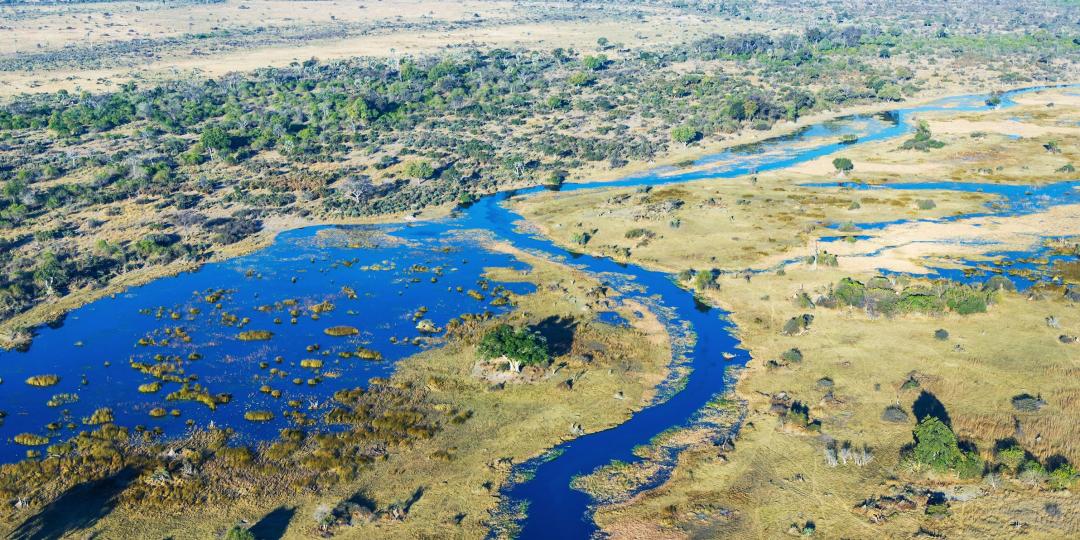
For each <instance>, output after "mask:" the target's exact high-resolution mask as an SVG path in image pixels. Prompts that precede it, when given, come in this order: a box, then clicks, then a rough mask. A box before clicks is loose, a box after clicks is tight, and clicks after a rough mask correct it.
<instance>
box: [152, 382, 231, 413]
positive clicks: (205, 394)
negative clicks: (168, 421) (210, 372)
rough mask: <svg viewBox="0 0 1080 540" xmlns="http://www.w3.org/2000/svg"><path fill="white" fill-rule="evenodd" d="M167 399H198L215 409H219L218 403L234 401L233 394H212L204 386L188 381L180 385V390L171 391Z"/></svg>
mask: <svg viewBox="0 0 1080 540" xmlns="http://www.w3.org/2000/svg"><path fill="white" fill-rule="evenodd" d="M165 400H166V401H197V402H199V403H202V404H203V405H206V406H207V407H210V410H214V409H217V406H218V405H224V404H226V403H228V402H230V401H232V396H231V395H229V394H217V395H211V394H210V392H209V391H207V390H206V389H205V388H203V387H202V386H199V385H198V384H195V385H188V384H187V383H184V386H182V387H180V389H179V390H177V391H175V392H171V393H169V395H167V396H165Z"/></svg>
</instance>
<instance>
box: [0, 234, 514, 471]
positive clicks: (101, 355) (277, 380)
mask: <svg viewBox="0 0 1080 540" xmlns="http://www.w3.org/2000/svg"><path fill="white" fill-rule="evenodd" d="M352 230H353V231H369V232H371V233H376V234H378V233H382V234H378V237H377V238H378V242H379V243H378V244H377V245H374V246H370V247H360V248H350V247H348V245H347V243H346V242H341V241H324V239H323V238H322V237H320V236H319V233H320V232H322V233H324V234H325V233H327V232H330V233H333V232H334V231H335V228H333V227H312V228H305V229H299V230H293V231H289V232H286V233H283V234H281V235H280V236H279V237H278V238H277V240H276V242H275V243H274V244H273V245H272V246H270V247H268V248H267V249H264V250H261V251H259V252H256V253H254V254H251V255H248V256H245V257H240V258H237V259H233V260H230V261H228V262H224V263H218V264H209V265H206V266H204V267H203V268H202V269H201V270H199V271H197V272H193V273H187V274H181V275H179V276H176V277H171V278H166V279H160V280H157V281H154V282H152V283H150V284H148V285H145V286H142V287H138V288H134V289H131V290H129V291H128V292H127V293H125V294H122V295H120V296H117V297H116V298H108V299H103V300H100V301H97V302H94V303H92V304H89V305H87V306H85V307H83V308H80V309H77V310H75V311H73V312H71V313H70V314H69V315H68V316H67V318H66V319H65V320H64V321H63V323H62V325H60V326H59V327H57V328H43V329H41V330H40V331H39V335H38V336H37V337H36V338H35V340H34V341H33V344H32V345H31V347H30V349H29V350H28V351H26V352H14V351H10V352H0V377H2V378H3V381H4V382H3V385H2V386H0V389H2V392H0V410H3V411H5V412H6V413H7V418H5V419H4V422H3V426H2V427H0V433H2V434H3V437H4V439H5V442H4V444H3V445H0V459H2V460H4V461H14V460H17V459H19V458H21V457H23V456H24V453H25V450H26V448H25V447H22V446H19V445H16V444H14V443H13V442H11V438H12V437H14V436H15V435H17V434H19V433H37V434H41V435H50V436H51V437H52V438H53V441H54V442H56V441H60V440H63V439H66V438H68V437H70V436H72V435H73V434H74V433H76V432H77V431H79V430H84V429H87V428H86V426H84V425H82V421H81V420H82V418H84V417H87V416H89V415H90V414H91V413H92V412H93V411H94V410H95V409H97V408H99V407H110V408H112V409H113V413H114V415H115V417H116V422H117V424H119V425H125V426H130V427H134V426H138V425H144V426H146V427H147V428H150V429H153V428H160V429H161V430H162V431H163V433H164V434H165V435H168V436H175V435H180V434H182V433H184V431H185V430H187V429H188V426H187V425H186V420H188V419H191V420H193V421H194V422H195V425H196V426H198V427H206V426H208V425H209V424H210V423H211V422H213V423H215V424H216V425H218V426H230V427H233V428H235V429H236V430H237V431H238V432H240V433H241V434H242V435H244V436H246V437H247V438H249V439H270V438H273V437H275V436H276V434H277V432H278V430H280V429H281V428H282V427H285V426H287V425H288V421H287V419H286V418H285V416H284V415H283V413H284V412H285V411H287V410H289V409H290V407H288V405H287V402H288V401H289V400H300V401H301V402H302V407H301V409H300V410H301V411H302V412H305V413H307V414H309V415H311V416H314V417H318V416H320V415H321V414H322V413H323V412H325V411H323V408H324V406H326V405H327V403H326V402H327V399H328V398H329V397H330V396H332V395H333V393H334V391H336V390H340V389H345V388H355V387H356V386H366V384H367V381H368V380H369V379H370V378H371V377H385V376H387V375H389V374H390V373H392V371H393V368H394V361H395V360H397V359H400V358H402V357H405V356H408V355H411V354H414V353H416V352H417V351H418V350H419V349H420V348H421V347H423V346H426V345H425V344H421V345H413V344H412V343H411V341H412V340H413V339H414V338H417V337H423V334H422V333H421V332H420V331H418V330H417V329H416V324H417V320H415V319H414V317H413V316H414V314H415V313H416V312H417V310H419V309H420V308H421V307H426V308H428V312H427V313H426V314H425V315H424V317H423V318H424V319H430V320H431V321H432V322H433V323H434V324H435V325H436V326H438V327H440V328H441V327H443V326H445V325H446V323H447V321H449V320H450V319H451V318H453V317H457V316H459V315H461V314H462V313H481V312H483V311H485V310H487V311H491V312H492V313H495V314H498V313H502V312H505V311H507V310H508V309H510V306H508V305H500V306H496V305H492V301H493V300H495V299H496V298H497V297H498V295H496V294H493V292H494V291H495V289H496V288H497V287H500V286H502V287H503V288H505V289H508V290H511V291H513V292H516V293H526V292H530V291H531V290H532V286H531V285H528V284H521V283H507V284H499V283H491V284H489V285H488V289H487V290H484V289H483V287H482V285H483V283H482V282H478V280H479V279H480V277H481V274H482V273H483V270H484V268H485V267H495V266H499V267H511V268H519V269H524V268H525V267H524V266H523V265H522V264H521V263H519V262H517V260H516V259H514V258H512V257H510V256H507V255H503V254H498V253H493V252H488V251H485V250H481V249H476V247H477V246H476V243H475V242H474V241H471V240H468V239H466V238H459V237H457V236H455V235H452V234H449V233H448V232H447V231H445V230H444V229H443V227H442V226H441V225H440V224H435V223H422V224H415V225H399V226H382V227H359V228H353V229H352ZM384 235H390V236H384ZM371 265H381V266H382V267H384V268H387V269H383V270H373V269H370V268H368V269H365V268H364V267H370V266H371ZM414 265H425V266H427V267H428V268H427V270H426V271H425V270H424V269H423V268H420V267H416V268H414ZM436 267H441V271H440V272H439V275H436V273H435V272H434V270H433V269H435V268H436ZM249 271H251V272H249ZM293 278H295V282H293ZM432 278H435V282H432ZM343 286H348V287H351V288H352V289H354V290H355V292H356V296H357V298H356V299H350V298H348V296H347V295H346V293H345V292H343V291H342V287H343ZM458 287H461V288H462V292H458V291H457V288H458ZM219 289H225V290H227V291H229V292H227V293H226V294H224V295H223V296H222V298H221V300H220V303H221V309H215V304H213V303H209V302H207V301H206V300H205V297H206V296H207V295H208V294H210V293H211V292H212V291H214V290H219ZM469 290H474V291H476V292H478V293H482V294H483V295H484V296H485V299H484V300H482V301H479V300H476V299H474V298H473V297H470V296H468V295H467V294H466V292H467V291H469ZM290 299H291V300H296V301H297V302H298V305H297V306H296V308H298V309H299V310H300V312H301V313H300V314H299V316H298V317H297V322H296V324H291V323H290V314H289V313H288V309H291V308H289V307H288V306H282V307H281V309H273V310H272V311H269V312H264V311H260V310H259V309H257V308H258V307H260V306H265V305H271V306H272V305H273V304H275V303H276V302H282V301H285V300H290ZM324 301H329V302H331V303H333V304H334V306H335V308H334V309H333V310H332V311H329V312H323V313H321V314H320V315H319V318H318V320H315V319H313V318H312V317H311V311H310V310H309V309H307V307H308V306H311V305H314V304H319V303H321V302H324ZM162 307H163V308H164V309H163V316H162V317H161V318H158V317H157V312H158V310H159V308H162ZM190 308H196V309H199V310H200V313H198V314H196V315H191V314H189V312H188V310H189V309H190ZM140 312H141V313H140ZM172 312H176V313H180V314H181V318H180V319H178V320H173V319H172V318H171V317H170V315H169V314H170V313H172ZM223 312H224V313H230V314H234V315H237V316H238V317H249V318H250V319H251V322H250V323H248V324H247V325H246V326H245V327H244V328H242V329H241V328H235V327H231V326H226V325H224V324H222V322H221V318H222V313H223ZM275 318H277V319H280V321H281V322H280V324H275V322H274V319H275ZM336 325H348V326H353V327H355V328H357V329H359V330H360V334H359V335H357V336H353V337H331V336H328V335H326V334H324V333H323V330H324V329H325V328H328V327H330V326H336ZM176 327H180V328H183V329H184V330H185V332H186V333H187V334H188V335H189V336H190V338H191V341H190V342H188V343H184V342H182V341H180V340H177V339H170V342H169V344H167V345H150V346H140V345H137V342H138V341H139V340H140V338H144V337H150V338H153V339H154V341H155V342H160V340H161V339H162V338H166V339H168V338H169V336H167V335H166V334H164V332H163V331H164V329H165V328H176ZM251 329H258V330H270V331H272V332H274V337H273V338H272V339H271V340H269V341H254V342H245V341H240V340H238V339H237V338H236V335H237V333H239V332H240V331H242V330H251ZM391 337H396V338H397V340H398V343H397V344H394V343H391V340H390V338H391ZM313 344H318V345H319V346H320V348H319V350H317V351H308V350H307V347H308V346H309V345H313ZM357 347H365V348H369V349H373V350H375V351H378V352H379V353H381V354H382V355H383V360H382V361H372V360H363V359H359V358H340V357H339V355H338V353H339V352H342V351H355V350H356V349H357ZM192 352H196V353H199V354H201V355H202V358H201V359H198V360H191V361H188V360H187V358H188V355H189V354H190V353H192ZM156 355H165V356H178V357H180V358H181V359H183V361H182V366H183V369H184V375H193V376H196V377H197V378H198V379H197V382H199V383H200V384H202V385H203V386H205V387H207V388H208V389H209V391H210V392H211V393H212V394H218V393H228V394H231V395H232V401H231V402H230V403H228V404H225V405H221V406H219V407H217V409H216V410H213V411H211V410H210V409H209V408H208V407H207V406H206V405H203V404H201V403H197V402H193V401H166V400H165V397H166V395H167V394H168V393H169V392H172V391H173V390H176V389H178V388H179V387H180V384H179V383H165V384H164V385H163V388H162V389H161V390H160V391H159V392H157V393H155V394H141V393H139V392H138V390H137V388H138V386H139V385H140V384H144V383H149V382H152V381H154V380H156V379H155V378H154V377H153V376H151V375H146V374H143V373H142V372H140V371H138V370H136V369H133V368H132V367H131V366H130V362H132V361H137V362H144V363H151V364H153V363H155V356H156ZM277 356H281V357H282V358H283V361H282V362H281V363H280V364H279V363H276V362H275V361H274V359H275V357H277ZM302 359H321V360H323V362H324V368H323V369H322V370H320V374H321V375H322V376H321V382H319V383H318V384H317V385H316V386H310V385H308V382H307V381H308V380H309V379H314V378H315V377H316V376H317V374H316V372H315V371H314V370H312V369H308V368H302V367H300V366H299V362H300V360H302ZM106 362H109V363H110V364H111V365H109V366H108V367H106V366H105V363H106ZM260 362H267V363H268V364H269V365H268V366H267V367H266V368H262V367H260ZM272 368H276V369H279V370H282V371H284V372H285V373H284V374H283V376H277V375H271V374H270V369H272ZM40 374H57V375H60V377H61V380H60V383H59V384H57V385H56V386H53V387H49V388H38V387H33V386H30V385H28V384H25V383H24V382H23V381H24V380H25V379H26V378H27V377H29V376H32V375H40ZM335 375H336V376H335ZM83 377H85V381H86V384H82V383H83ZM296 377H299V378H301V379H302V381H303V382H302V384H300V385H296V384H294V383H293V379H294V378H296ZM264 384H265V385H269V386H270V387H271V388H273V389H279V390H281V391H282V396H281V397H280V398H273V397H271V396H270V395H269V394H266V393H263V392H260V391H259V388H260V387H261V386H262V385H264ZM61 393H74V394H77V395H78V401H77V402H75V403H69V404H64V405H62V406H57V407H49V406H47V401H49V399H50V397H51V396H53V395H56V394H61ZM155 407H163V408H165V409H167V410H172V409H178V410H180V412H181V415H180V416H179V417H178V418H174V417H172V416H165V417H162V418H152V417H150V415H149V414H148V413H149V411H150V409H152V408H155ZM251 409H259V410H269V411H273V412H274V413H275V415H276V419H275V420H274V421H272V422H266V423H252V422H248V421H246V420H244V418H243V414H244V412H245V411H247V410H251ZM49 422H58V423H60V424H61V425H66V424H68V423H69V422H72V423H74V424H75V426H76V427H75V429H74V430H72V429H68V428H62V429H60V430H57V431H49V430H47V429H46V428H45V425H46V424H47V423H49Z"/></svg>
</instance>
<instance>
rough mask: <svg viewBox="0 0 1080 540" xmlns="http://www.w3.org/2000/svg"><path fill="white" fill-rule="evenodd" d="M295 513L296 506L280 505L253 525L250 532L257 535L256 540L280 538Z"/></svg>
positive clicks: (276, 539) (275, 539)
mask: <svg viewBox="0 0 1080 540" xmlns="http://www.w3.org/2000/svg"><path fill="white" fill-rule="evenodd" d="M294 515H296V508H294V507H291V506H290V507H286V506H279V507H277V508H275V509H273V510H272V511H270V513H269V514H266V515H265V516H263V517H262V519H260V520H259V521H258V522H256V523H255V524H254V525H252V526H251V528H250V529H248V532H250V533H251V534H252V535H254V536H255V540H278V539H280V538H281V537H283V536H285V531H286V530H287V529H288V528H289V522H291V521H292V518H293V516H294Z"/></svg>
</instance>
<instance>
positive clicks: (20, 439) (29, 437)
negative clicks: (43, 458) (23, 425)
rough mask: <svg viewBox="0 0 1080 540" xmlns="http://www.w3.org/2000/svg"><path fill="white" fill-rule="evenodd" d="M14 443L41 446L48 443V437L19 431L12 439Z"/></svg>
mask: <svg viewBox="0 0 1080 540" xmlns="http://www.w3.org/2000/svg"><path fill="white" fill-rule="evenodd" d="M13 440H14V441H15V443H16V444H21V445H23V446H42V445H46V444H49V438H48V437H44V436H42V435H36V434H34V433H20V434H18V435H16V436H15V437H14V439H13Z"/></svg>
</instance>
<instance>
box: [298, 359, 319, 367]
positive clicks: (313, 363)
mask: <svg viewBox="0 0 1080 540" xmlns="http://www.w3.org/2000/svg"><path fill="white" fill-rule="evenodd" d="M322 366H323V361H322V360H315V359H311V358H306V359H304V360H301V361H300V367H302V368H308V369H319V368H321V367H322Z"/></svg>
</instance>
